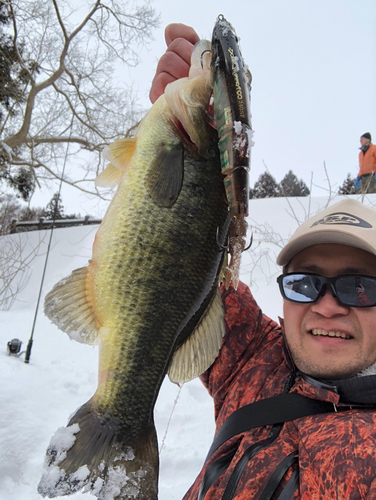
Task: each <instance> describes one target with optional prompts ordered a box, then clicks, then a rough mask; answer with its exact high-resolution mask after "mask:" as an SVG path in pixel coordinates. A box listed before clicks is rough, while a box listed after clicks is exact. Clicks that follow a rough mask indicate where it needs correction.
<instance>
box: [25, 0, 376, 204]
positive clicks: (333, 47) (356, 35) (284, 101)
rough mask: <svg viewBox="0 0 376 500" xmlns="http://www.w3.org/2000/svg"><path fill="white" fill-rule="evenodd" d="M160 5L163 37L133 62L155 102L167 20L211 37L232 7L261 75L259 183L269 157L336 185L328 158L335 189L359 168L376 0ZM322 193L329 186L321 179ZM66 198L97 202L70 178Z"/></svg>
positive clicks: (256, 75)
mask: <svg viewBox="0 0 376 500" xmlns="http://www.w3.org/2000/svg"><path fill="white" fill-rule="evenodd" d="M153 5H154V7H155V8H156V9H157V10H158V11H159V12H160V13H161V27H160V28H159V29H158V30H156V31H155V32H154V37H155V41H154V43H153V44H152V45H150V46H149V47H148V49H143V50H142V51H141V52H140V54H141V57H142V62H141V64H140V66H139V67H138V68H136V69H135V70H132V71H128V70H125V71H124V79H126V80H128V81H129V82H130V81H134V82H135V88H136V89H137V90H138V93H139V97H140V101H141V103H143V104H144V105H145V106H148V105H149V103H148V90H149V88H150V83H151V80H152V78H153V75H154V72H155V68H156V64H157V61H158V58H159V57H160V56H161V55H162V54H163V52H164V50H165V42H164V33H163V32H164V27H165V26H166V25H167V24H169V23H171V22H183V23H185V24H188V25H191V26H193V27H194V28H195V29H196V31H197V32H198V34H199V36H200V37H202V38H209V39H210V38H211V32H212V29H213V26H214V23H215V20H216V17H217V16H218V15H219V14H223V15H224V16H225V17H226V18H227V20H228V21H230V22H231V24H232V25H233V26H234V27H235V29H236V31H237V34H238V36H239V37H240V39H241V49H242V53H243V56H244V59H245V61H246V63H247V65H248V66H249V68H250V70H251V72H252V75H253V82H252V92H251V111H252V116H253V128H254V131H255V135H254V141H255V146H254V147H253V150H252V166H251V185H253V184H254V182H255V181H256V180H257V178H258V177H259V175H260V174H261V173H262V172H264V171H265V165H267V168H268V169H269V171H270V173H271V174H272V175H273V176H274V177H275V178H276V180H277V182H279V181H280V180H281V179H282V178H283V177H284V175H285V174H286V173H287V172H288V170H289V169H292V170H293V172H294V173H295V174H296V175H297V176H298V177H299V178H302V179H303V180H304V181H305V182H306V184H307V185H308V186H310V182H311V172H313V183H314V184H316V185H318V186H321V187H322V188H327V187H328V184H327V181H326V175H325V171H324V167H323V164H324V162H325V163H326V167H327V171H328V175H329V178H330V182H331V184H332V186H333V189H334V190H335V191H337V189H338V186H339V185H341V184H342V183H343V181H344V179H345V178H346V176H347V173H348V172H350V173H351V174H352V175H353V176H356V174H357V172H358V152H359V150H358V148H359V146H360V144H359V137H360V135H362V134H363V133H364V132H371V134H373V136H374V140H373V142H374V143H375V142H376V92H375V90H376V2H375V0H283V1H282V0H247V1H245V0H243V1H238V0H233V1H231V2H229V1H226V2H224V1H223V0H216V1H214V0H204V1H203V0H189V1H187V2H186V3H184V2H182V1H181V0H156V1H154V3H153ZM264 163H265V165H264ZM313 194H315V195H323V194H325V191H323V189H320V188H314V189H313ZM44 196H46V194H45V195H44ZM62 198H63V202H64V205H65V206H66V209H67V210H66V212H72V211H76V212H79V211H80V212H81V213H82V214H84V213H87V212H89V213H93V212H94V210H93V209H91V205H92V204H91V203H87V202H86V201H85V199H84V198H83V197H82V195H79V194H72V193H70V192H68V189H67V188H66V187H65V188H64V190H63V192H62ZM38 199H39V197H37V196H36V197H35V201H34V202H32V204H33V205H36V204H38V203H37V202H38ZM39 204H40V203H39Z"/></svg>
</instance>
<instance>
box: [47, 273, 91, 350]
mask: <svg viewBox="0 0 376 500" xmlns="http://www.w3.org/2000/svg"><path fill="white" fill-rule="evenodd" d="M88 270H89V267H81V268H80V269H76V270H75V271H73V272H72V274H71V275H70V276H68V277H67V278H65V279H63V280H61V281H59V283H57V284H56V285H55V286H54V287H53V289H52V290H51V291H50V292H49V293H48V294H47V295H46V298H45V301H44V312H45V314H46V316H47V317H48V318H49V319H50V320H51V321H52V322H53V323H55V325H56V326H57V327H58V328H60V330H63V332H66V333H67V334H68V335H69V337H70V338H71V339H72V340H76V341H77V342H80V343H82V344H90V345H95V344H96V343H97V340H96V339H97V335H98V329H99V327H100V325H99V323H98V321H97V320H96V317H95V314H94V312H93V308H92V306H91V304H90V302H89V300H88V294H87V277H88Z"/></svg>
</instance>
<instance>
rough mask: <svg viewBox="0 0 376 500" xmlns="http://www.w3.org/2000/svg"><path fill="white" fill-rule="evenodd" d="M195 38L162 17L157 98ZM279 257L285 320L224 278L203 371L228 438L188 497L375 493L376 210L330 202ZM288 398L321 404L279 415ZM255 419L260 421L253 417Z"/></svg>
mask: <svg viewBox="0 0 376 500" xmlns="http://www.w3.org/2000/svg"><path fill="white" fill-rule="evenodd" d="M197 41H198V35H197V34H196V32H195V31H194V30H193V28H190V27H188V26H185V25H181V24H173V25H169V26H167V28H166V42H167V46H168V48H167V51H166V53H165V54H164V56H162V58H161V60H160V62H159V64H158V67H157V72H156V75H155V77H154V80H153V83H152V88H151V91H150V99H151V101H152V102H155V100H156V99H157V98H158V97H159V96H160V95H161V94H162V93H163V92H164V88H165V86H166V85H167V84H168V83H169V82H173V81H174V80H176V79H178V78H182V77H184V76H187V74H188V69H189V58H190V54H191V52H192V50H193V45H194V44H195V42H197ZM364 139H367V137H364ZM369 141H370V137H369ZM363 142H364V141H363ZM369 149H370V148H368V150H367V151H366V152H365V154H364V156H365V157H366V154H367V152H368V151H369ZM362 154H363V152H362ZM367 158H368V157H367ZM277 264H278V265H280V266H282V274H281V276H280V277H279V278H278V280H277V281H278V284H279V287H280V291H281V294H282V297H283V304H284V305H283V307H284V319H283V320H282V319H280V324H278V323H277V322H275V321H273V320H272V319H270V318H268V317H267V316H266V315H265V314H263V313H262V311H261V309H260V307H259V306H258V305H257V303H256V301H255V299H254V298H253V296H252V294H251V291H250V290H249V288H248V287H247V286H246V285H245V284H244V283H241V282H240V283H239V286H238V288H237V290H235V289H234V288H232V287H230V288H229V289H228V290H225V289H224V287H223V286H222V288H221V293H222V302H223V306H224V311H225V326H226V335H225V337H224V339H223V344H222V347H221V349H220V351H219V354H218V357H217V359H216V360H215V361H214V363H213V364H212V365H211V366H210V368H209V369H208V370H207V371H206V372H204V373H203V374H202V375H201V381H202V382H203V383H204V385H205V386H206V388H207V389H208V391H209V393H210V394H211V396H212V397H213V400H214V410H215V419H216V427H217V432H216V440H215V442H216V443H218V436H222V437H223V432H222V431H223V430H224V431H225V433H224V434H225V439H223V440H222V441H220V442H219V444H218V446H217V445H216V446H214V447H213V445H212V447H211V451H210V452H209V455H208V458H207V460H206V461H205V464H204V466H203V468H202V470H201V472H200V474H199V476H198V477H197V479H196V481H195V482H194V484H193V485H192V487H191V488H190V490H189V491H188V492H187V493H186V495H185V496H184V500H220V499H221V500H252V499H256V498H257V500H261V499H262V500H275V499H278V500H282V499H283V500H308V499H312V500H314V499H341V500H361V499H364V500H372V499H376V431H375V429H376V326H375V325H376V211H375V210H373V209H372V208H369V207H366V206H365V205H364V204H363V203H360V202H359V201H356V200H353V199H344V200H342V201H341V202H339V203H337V204H336V205H333V206H331V207H328V208H326V209H325V210H323V211H322V212H319V213H318V214H316V215H315V216H313V217H311V218H310V219H308V220H307V221H305V222H304V223H303V224H302V225H301V226H300V227H299V228H298V229H297V231H296V232H295V233H294V235H293V236H292V237H291V238H290V241H289V242H288V243H287V245H286V246H285V247H284V248H283V249H282V250H281V252H280V254H279V255H278V258H277ZM291 396H292V399H293V400H295V401H296V398H297V397H298V398H299V402H298V405H297V406H298V407H299V408H300V407H301V404H302V401H303V400H302V399H301V398H302V397H303V398H304V401H309V402H310V404H313V403H319V404H325V411H323V412H321V411H320V413H317V414H313V413H310V412H309V413H308V412H307V413H306V414H305V415H300V416H296V414H294V415H293V416H291V415H290V413H289V415H288V416H289V418H288V419H286V418H285V417H284V419H283V420H279V419H280V418H281V411H282V410H283V407H284V408H288V410H289V412H290V408H291ZM286 397H288V398H289V399H288V400H289V403H288V404H287V403H286ZM276 398H277V399H278V402H280V401H283V403H281V406H278V407H276V403H275V402H276ZM281 398H282V399H281ZM265 403H267V404H268V406H267V408H266V410H267V411H265ZM270 403H272V406H271V407H270V406H269V404H270ZM254 405H257V409H255V406H254ZM260 405H261V406H262V408H263V410H262V411H261V410H260ZM247 408H248V409H249V408H251V409H252V412H253V413H252V414H251V415H250V414H249V412H247V413H246V415H247V418H245V417H243V419H244V418H245V420H246V422H245V424H244V425H245V427H244V428H243V427H242V430H241V431H239V428H238V427H236V429H235V431H236V432H233V422H234V420H233V417H234V416H236V415H238V416H239V412H238V410H239V409H240V411H241V414H242V415H244V413H243V410H247ZM260 411H261V414H262V421H261V422H260V421H259V420H257V419H258V417H259V416H260ZM274 416H275V417H276V419H275V420H273V418H274ZM249 417H251V420H253V419H254V417H255V418H256V420H257V422H258V423H256V425H253V427H249ZM271 417H273V418H271ZM265 419H267V421H266V420H265ZM241 423H242V425H243V421H242V422H241ZM223 424H226V425H223ZM247 426H248V427H247ZM229 429H231V433H230V434H228V433H227V431H228V430H229Z"/></svg>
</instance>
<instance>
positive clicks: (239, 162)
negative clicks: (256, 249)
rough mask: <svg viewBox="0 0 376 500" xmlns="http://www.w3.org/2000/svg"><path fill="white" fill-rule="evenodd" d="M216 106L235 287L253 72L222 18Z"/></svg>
mask: <svg viewBox="0 0 376 500" xmlns="http://www.w3.org/2000/svg"><path fill="white" fill-rule="evenodd" d="M211 65H212V70H213V75H214V78H213V107H214V117H215V122H216V126H217V130H218V148H219V152H220V160H221V171H222V174H223V175H224V176H225V178H224V184H225V190H226V196H227V201H228V204H229V210H230V217H231V224H230V229H229V238H228V252H229V254H230V262H229V264H228V267H227V272H226V276H225V284H226V288H228V287H229V284H230V282H232V284H233V286H234V287H235V288H236V287H237V284H238V280H239V268H240V258H241V254H242V252H243V251H244V250H245V245H246V234H247V228H248V224H247V221H246V219H245V218H246V217H247V216H248V199H249V169H250V159H251V158H250V157H251V155H250V150H251V146H252V144H253V142H252V134H253V132H252V126H251V113H250V90H251V80H252V77H251V73H250V72H249V70H248V69H247V67H246V65H245V63H244V60H243V57H242V54H241V51H240V48H239V39H238V37H237V36H236V33H235V31H234V29H233V28H232V26H231V24H230V23H229V22H228V21H227V20H226V19H225V18H224V17H223V16H222V15H220V16H219V17H218V19H217V21H216V24H215V26H214V30H213V36H212V58H211Z"/></svg>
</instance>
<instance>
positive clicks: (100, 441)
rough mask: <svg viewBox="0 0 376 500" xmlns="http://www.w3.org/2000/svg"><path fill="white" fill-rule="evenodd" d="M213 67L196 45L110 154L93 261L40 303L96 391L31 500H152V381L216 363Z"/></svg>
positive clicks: (220, 241) (212, 54) (223, 203)
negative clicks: (84, 495)
mask: <svg viewBox="0 0 376 500" xmlns="http://www.w3.org/2000/svg"><path fill="white" fill-rule="evenodd" d="M221 22H224V20H223V18H221ZM231 33H232V31H231ZM231 36H232V39H231V40H235V38H234V35H233V34H232V35H231ZM232 43H236V41H235V42H232ZM217 57H218V50H216V51H212V49H211V44H210V42H208V41H201V42H199V43H198V45H197V46H196V47H195V50H194V52H193V54H192V66H191V70H190V73H189V77H187V78H183V79H181V80H178V81H176V82H175V83H173V84H170V85H169V86H168V87H167V88H166V91H165V94H164V95H162V96H161V97H160V98H159V99H158V100H157V102H156V103H155V104H154V105H153V107H152V108H151V110H150V111H149V112H148V114H147V115H146V116H145V118H144V120H143V121H142V123H141V124H140V126H139V129H138V131H137V134H136V136H135V137H134V138H132V139H123V140H118V141H116V142H115V143H114V144H112V145H111V146H109V148H108V149H107V151H106V155H107V158H108V159H109V160H110V164H109V165H108V166H107V168H106V170H104V171H103V173H102V174H101V175H100V176H99V178H98V179H97V184H98V185H100V186H103V185H105V186H109V185H116V184H118V185H119V187H118V190H117V192H116V194H115V196H114V199H113V201H112V203H111V205H110V207H109V208H108V211H107V213H106V215H105V217H104V219H103V221H102V224H101V226H100V227H99V229H98V232H97V235H96V238H95V242H94V245H93V254H92V259H91V260H90V262H89V265H88V266H87V267H83V268H81V269H77V270H75V271H73V273H72V274H71V275H70V276H69V277H68V278H66V279H64V280H62V281H61V282H59V283H58V284H57V285H56V286H55V287H54V288H53V290H52V291H51V292H50V293H49V294H48V295H47V297H46V301H45V312H46V314H47V316H48V317H49V318H50V319H51V320H52V321H53V322H54V323H55V324H56V325H57V326H58V327H59V328H60V329H62V330H63V331H65V332H67V333H68V335H69V336H70V337H71V338H73V339H75V340H77V341H78V342H84V343H88V344H99V377H98V378H99V383H98V388H97V390H96V392H95V394H94V396H93V397H92V398H91V399H90V400H89V401H88V402H87V403H85V404H84V405H83V406H82V407H81V408H80V409H79V410H78V411H77V412H76V413H75V414H74V415H73V417H72V418H71V419H70V421H69V423H68V426H67V427H66V428H61V429H59V430H58V431H57V433H56V434H55V436H54V437H53V438H52V440H51V443H50V445H49V448H48V450H47V457H46V464H45V471H44V474H43V477H42V480H41V482H40V484H39V488H38V491H39V492H40V493H41V494H42V495H43V496H49V497H50V498H52V497H56V496H60V495H69V494H72V493H74V492H76V491H79V490H81V489H83V491H90V492H91V493H92V494H94V495H96V496H97V498H100V499H103V500H104V499H105V500H109V499H142V500H145V499H147V500H151V499H156V498H157V492H158V446H157V436H156V430H155V426H154V421H153V408H154V404H155V401H156V398H157V395H158V392H159V389H160V386H161V384H162V381H163V379H164V376H165V375H166V373H167V372H168V373H169V376H170V378H171V380H173V381H175V382H184V381H187V380H190V379H192V378H194V377H196V376H198V375H199V374H201V373H202V372H203V371H204V370H206V369H207V368H208V367H209V366H210V365H211V364H212V362H213V361H214V359H215V358H216V356H217V354H218V351H219V348H220V346H221V342H222V336H223V334H224V313H223V307H222V302H221V298H220V294H219V288H218V283H219V281H220V280H221V278H222V275H223V273H224V272H225V268H226V258H225V257H226V252H225V251H224V249H225V247H226V243H227V240H228V234H229V226H230V225H231V217H230V210H229V203H228V200H227V198H226V191H225V187H224V177H223V173H221V161H220V152H219V149H218V133H217V131H216V130H215V129H214V128H213V127H212V126H210V125H209V124H208V122H207V109H208V104H209V101H210V97H211V94H212V89H213V76H214V75H215V74H216V66H215V63H214V64H213V60H214V59H215V58H217ZM239 62H240V61H239ZM241 70H242V66H241V67H240V69H239V71H241ZM239 74H240V75H241V76H242V73H239ZM217 76H218V75H217Z"/></svg>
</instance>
